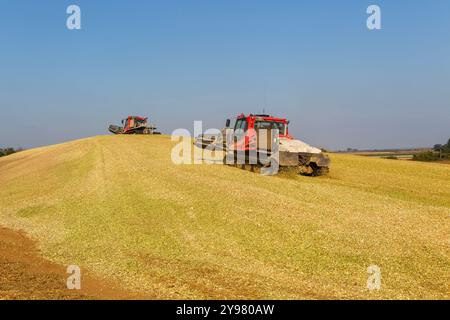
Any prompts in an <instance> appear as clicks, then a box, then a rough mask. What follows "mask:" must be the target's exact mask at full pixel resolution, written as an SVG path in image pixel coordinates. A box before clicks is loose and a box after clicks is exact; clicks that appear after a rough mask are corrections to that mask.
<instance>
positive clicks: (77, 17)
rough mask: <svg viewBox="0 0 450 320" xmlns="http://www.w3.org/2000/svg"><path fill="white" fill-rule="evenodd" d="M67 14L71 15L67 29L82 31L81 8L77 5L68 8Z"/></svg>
mask: <svg viewBox="0 0 450 320" xmlns="http://www.w3.org/2000/svg"><path fill="white" fill-rule="evenodd" d="M66 13H67V14H68V15H69V16H68V17H67V20H66V27H67V29H69V30H80V29H81V8H80V7H79V6H77V5H75V4H72V5H70V6H68V7H67V9H66Z"/></svg>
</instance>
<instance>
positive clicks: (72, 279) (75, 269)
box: [66, 265, 81, 290]
mask: <svg viewBox="0 0 450 320" xmlns="http://www.w3.org/2000/svg"><path fill="white" fill-rule="evenodd" d="M67 273H68V274H70V276H69V277H67V282H66V284H67V289H69V290H80V289H81V269H80V267H79V266H76V265H70V266H68V267H67Z"/></svg>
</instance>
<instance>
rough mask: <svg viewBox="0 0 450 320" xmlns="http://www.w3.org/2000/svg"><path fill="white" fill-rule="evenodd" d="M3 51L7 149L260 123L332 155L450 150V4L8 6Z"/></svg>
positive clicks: (0, 37)
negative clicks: (143, 125) (74, 11)
mask: <svg viewBox="0 0 450 320" xmlns="http://www.w3.org/2000/svg"><path fill="white" fill-rule="evenodd" d="M70 4H76V5H79V6H80V8H81V12H82V29H81V30H72V31H70V30H68V29H67V28H66V19H67V16H68V15H67V14H66V8H67V6H68V5H70ZM370 4H377V5H379V6H380V7H381V13H382V30H375V31H369V30H368V29H367V27H366V19H367V17H368V15H367V14H366V9H367V7H368V5H370ZM0 45H1V47H0V48H1V50H0V118H1V119H2V125H1V126H0V146H15V147H25V148H29V147H34V146H40V145H47V144H52V143H58V142H63V141H68V140H72V139H76V138H82V137H87V136H91V135H97V134H107V125H108V124H109V123H119V122H120V119H122V118H123V117H124V116H126V115H128V114H136V115H148V116H150V117H151V118H152V119H153V121H154V122H155V123H156V124H157V126H158V127H159V128H160V129H161V130H162V131H163V132H164V133H168V134H170V133H171V132H172V130H174V129H176V128H187V129H190V130H193V121H194V120H203V121H204V126H205V128H207V127H218V128H220V127H222V126H223V123H224V121H225V119H226V118H227V117H232V116H234V115H236V114H238V113H241V112H245V113H252V112H253V113H255V112H261V111H262V110H263V109H265V111H266V112H268V113H271V114H274V115H278V116H285V117H288V118H289V119H290V120H291V126H290V127H291V133H293V134H294V136H296V137H298V138H300V139H302V140H305V141H307V142H310V143H311V144H315V145H318V146H323V147H327V148H330V149H341V148H347V147H356V148H395V147H420V146H431V145H433V144H435V143H444V142H446V141H447V140H448V138H449V137H450V125H449V123H450V1H447V0H431V1H411V0H410V1H407V0H397V1H375V0H374V1H365V0H358V1H356V0H354V1H352V0H345V1H332V0H329V1H324V0H322V1H321V0H319V1H301V0H296V1H265V0H259V1H237V0H236V1H235V0H226V1H225V0H209V1H206V0H205V1H189V0H184V1H173V0H172V1H138V0H134V1H124V0H116V1H114V0H111V1H106V0H105V1H101V0H89V1H87V0H81V1H76V0H73V1H66V0H59V1H56V0H53V1H52V0H44V1H43V0H39V1H31V0H30V1H24V0H0Z"/></svg>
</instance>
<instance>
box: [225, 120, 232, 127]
mask: <svg viewBox="0 0 450 320" xmlns="http://www.w3.org/2000/svg"><path fill="white" fill-rule="evenodd" d="M230 123H231V120H230V119H227V121H226V122H225V128H229V127H230Z"/></svg>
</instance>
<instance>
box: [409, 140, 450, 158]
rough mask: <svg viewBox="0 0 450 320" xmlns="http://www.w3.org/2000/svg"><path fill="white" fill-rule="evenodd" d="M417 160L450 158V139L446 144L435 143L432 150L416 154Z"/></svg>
mask: <svg viewBox="0 0 450 320" xmlns="http://www.w3.org/2000/svg"><path fill="white" fill-rule="evenodd" d="M413 160H416V161H438V160H450V139H449V140H448V142H447V143H446V144H435V145H434V147H433V150H432V151H428V152H422V153H418V154H415V155H414V157H413Z"/></svg>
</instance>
